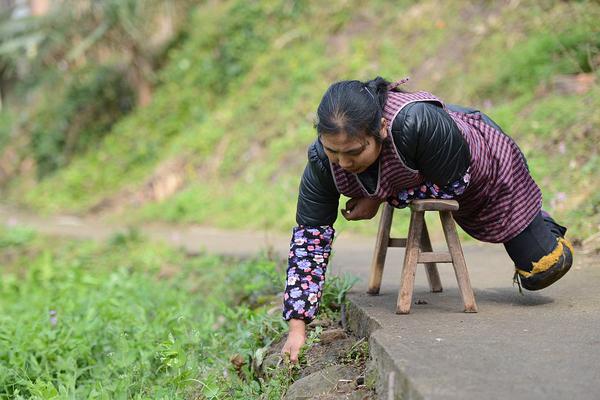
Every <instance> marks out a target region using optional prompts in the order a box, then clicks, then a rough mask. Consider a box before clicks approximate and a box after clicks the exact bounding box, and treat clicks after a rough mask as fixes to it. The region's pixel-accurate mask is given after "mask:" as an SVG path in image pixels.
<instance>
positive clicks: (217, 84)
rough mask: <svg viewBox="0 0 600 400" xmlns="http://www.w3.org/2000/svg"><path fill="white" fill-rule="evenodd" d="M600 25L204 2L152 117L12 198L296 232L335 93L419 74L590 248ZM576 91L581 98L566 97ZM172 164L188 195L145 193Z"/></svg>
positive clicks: (545, 17)
mask: <svg viewBox="0 0 600 400" xmlns="http://www.w3.org/2000/svg"><path fill="white" fill-rule="evenodd" d="M598 20H600V6H599V5H598V3H597V2H593V1H579V2H562V1H553V0H545V1H542V2H540V1H533V0H531V1H522V2H518V3H516V2H514V3H511V4H510V5H508V6H506V5H501V4H496V3H494V2H484V1H482V2H475V1H474V2H447V3H444V6H443V7H440V6H439V3H438V2H435V1H433V0H428V1H420V2H414V1H408V0H407V1H401V2H393V3H392V2H386V1H374V2H370V3H369V6H368V7H365V5H364V4H363V3H362V2H359V1H357V0H351V1H342V0H339V1H338V0H335V1H332V2H328V4H327V6H326V7H325V6H323V5H322V4H319V3H318V2H309V1H296V2H288V1H275V0H272V1H261V2H245V1H241V0H230V1H224V2H206V3H203V4H200V5H197V6H196V7H195V8H194V9H193V12H191V13H190V19H189V21H187V23H186V24H185V25H183V34H182V35H181V36H180V38H179V39H178V41H177V43H176V45H173V46H172V48H171V49H170V51H169V52H168V53H167V55H166V58H165V59H164V60H163V61H162V63H158V64H160V68H159V69H157V71H156V73H155V80H154V92H153V98H152V101H151V102H150V103H149V104H148V105H147V106H146V107H141V108H136V109H134V111H133V112H131V113H130V114H129V115H127V116H125V117H122V118H119V119H118V121H117V122H116V123H114V124H112V121H111V124H106V125H105V126H106V127H107V128H106V129H107V131H106V132H103V133H102V134H100V133H95V134H94V137H96V138H99V137H102V139H99V140H101V141H100V144H99V145H98V146H97V148H95V149H94V150H93V151H86V150H85V148H83V147H82V148H81V150H80V151H78V153H77V155H76V156H75V158H74V159H73V160H72V162H70V163H69V165H68V166H66V167H62V168H59V169H58V170H57V171H56V173H54V174H53V175H52V176H48V177H46V178H44V179H42V180H41V181H39V183H37V184H36V185H34V186H33V187H32V186H31V184H30V180H27V179H24V177H23V176H19V175H17V176H16V177H15V178H14V179H13V180H12V181H11V184H10V185H9V186H7V195H8V197H9V199H11V200H12V201H13V202H16V203H20V204H24V205H27V206H29V207H32V208H34V209H35V210H37V211H43V212H55V211H72V212H82V213H83V212H86V211H88V210H90V209H91V208H95V207H97V206H99V205H101V204H105V202H106V200H110V201H109V204H118V203H131V202H132V201H131V200H132V199H136V198H138V197H136V196H135V194H136V193H138V192H144V193H145V195H144V196H143V200H136V201H137V202H136V201H133V203H134V204H136V207H135V210H131V209H126V211H125V215H126V218H129V219H132V218H133V219H136V220H157V219H159V220H165V221H172V222H194V223H202V224H208V225H216V226H221V227H242V226H243V227H249V228H257V229H264V228H268V229H279V230H288V229H290V227H291V226H292V225H294V215H295V212H294V211H295V204H296V195H297V187H298V183H299V179H300V175H301V173H302V169H303V167H304V164H305V162H306V153H305V149H306V146H307V145H308V144H309V143H310V142H311V141H312V140H314V136H315V134H314V130H313V128H312V123H313V115H314V110H315V108H316V105H317V104H318V102H319V100H320V97H321V95H322V93H323V92H324V91H325V89H326V88H327V86H328V85H329V84H330V83H331V82H333V81H335V80H339V79H353V78H356V79H370V78H372V77H374V76H376V75H382V76H384V77H386V78H389V79H391V80H393V79H397V78H400V77H403V76H405V75H411V73H412V75H413V78H414V80H413V83H411V85H410V88H411V89H414V90H417V89H424V90H428V91H431V92H433V93H436V94H437V95H439V96H440V97H442V98H443V99H445V100H446V101H448V102H452V103H458V104H464V105H469V106H475V107H478V108H480V109H481V110H482V111H484V112H486V113H487V114H488V115H490V116H491V117H492V118H494V119H495V120H497V121H498V123H499V124H500V125H501V126H502V127H504V128H505V130H506V132H507V133H509V134H510V135H511V136H513V137H514V138H515V139H516V140H517V142H518V143H519V145H520V146H521V148H522V149H523V150H524V152H525V153H526V155H527V157H528V159H529V163H530V166H531V169H532V173H533V175H534V177H535V179H536V181H537V182H538V183H539V184H540V186H541V188H542V191H543V193H544V199H545V203H544V207H545V209H547V210H548V211H550V212H551V213H552V214H553V215H554V216H555V217H556V218H557V219H558V220H559V221H560V222H561V223H564V224H565V225H568V226H569V232H570V234H571V235H572V237H574V238H578V239H583V238H585V237H587V236H589V235H590V234H592V233H593V232H596V231H597V230H598V226H599V224H600V213H599V212H598V210H599V209H600V203H599V202H598V196H596V195H594V194H595V193H598V191H599V189H600V187H599V183H598V180H597V179H595V177H596V176H597V175H598V172H599V169H600V159H599V157H600V156H599V154H598V146H597V142H598V140H600V118H599V117H598V115H597V114H598V113H596V112H595V110H596V109H597V108H598V106H599V105H600V73H599V72H598V71H599V67H600V29H599V28H598V24H597V21H598ZM579 78H582V79H583V80H585V81H586V82H588V83H586V84H585V85H584V87H583V89H581V90H579V89H573V87H569V85H571V86H572V85H574V84H575V83H576V82H578V79H579ZM561 80H566V81H567V82H570V83H569V84H567V87H564V85H562V84H561V82H562V81H561ZM561 85H562V86H561ZM59 98H60V96H59ZM65 99H66V97H65ZM65 101H66V100H65ZM56 107H62V106H59V105H56ZM12 120H14V118H11V117H2V118H0V127H2V126H4V125H6V124H8V122H5V121H12ZM49 126H50V127H52V126H55V124H50V125H49ZM69 126H70V125H69ZM108 126H112V128H110V131H108ZM4 136H6V135H2V134H0V143H2V140H3V139H2V138H3V137H4ZM50 137H53V136H52V135H50V136H49V138H48V139H45V140H53V141H54V142H56V140H54V139H50ZM54 142H53V143H54ZM33 143H35V142H33ZM48 148H50V147H48ZM170 163H175V164H177V165H180V166H181V167H179V168H178V169H177V171H175V172H174V174H175V175H176V176H177V179H179V181H180V182H182V183H181V184H180V185H178V186H176V187H174V188H171V189H169V190H166V191H163V192H161V193H157V192H151V193H150V194H148V193H147V188H148V187H152V188H154V187H157V186H160V182H161V180H168V179H170V176H171V175H172V174H173V171H171V170H169V173H168V174H167V173H164V170H165V166H168V165H170ZM55 164H56V165H63V164H61V163H55ZM140 201H141V202H142V204H141V205H142V207H137V205H138V204H139V202H140ZM118 217H119V218H122V216H118ZM398 220H400V219H398ZM404 223H405V221H404ZM402 226H403V224H402V223H401V224H398V225H397V226H396V228H402ZM375 227H376V221H370V222H366V223H358V224H357V223H353V224H348V223H347V222H346V221H342V220H341V219H340V220H339V223H338V224H337V228H338V229H341V230H354V231H359V232H368V233H373V232H374V231H375Z"/></svg>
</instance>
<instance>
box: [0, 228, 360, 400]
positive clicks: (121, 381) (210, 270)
mask: <svg viewBox="0 0 600 400" xmlns="http://www.w3.org/2000/svg"><path fill="white" fill-rule="evenodd" d="M0 260H1V264H2V269H1V271H2V273H1V275H0V278H1V279H0V398H2V399H9V398H11V399H25V398H27V399H29V398H35V399H50V398H56V399H73V398H77V399H119V398H136V399H138V398H139V399H141V398H153V399H159V398H164V399H175V398H198V397H199V398H206V399H221V398H237V399H248V398H264V399H278V398H280V396H281V394H282V393H283V392H284V391H285V390H286V388H287V386H288V385H289V384H290V383H291V382H292V381H293V379H294V376H295V373H296V372H297V370H296V371H295V370H294V369H285V368H282V369H281V370H279V371H276V374H275V378H272V379H270V380H268V381H265V380H264V379H263V378H260V377H259V375H258V374H257V371H256V370H255V369H254V367H253V365H254V364H252V360H254V359H256V357H258V356H259V355H260V354H261V352H264V349H265V348H266V347H267V346H268V345H269V344H270V343H271V342H272V341H274V340H277V339H279V338H280V337H281V335H282V334H283V333H284V332H285V330H286V324H285V322H284V321H283V320H282V318H281V315H280V312H279V311H276V312H273V307H274V306H278V305H279V304H280V301H281V299H280V298H279V297H280V296H279V295H278V294H277V293H279V292H281V291H282V289H283V286H284V284H285V279H284V276H285V272H284V270H283V265H281V264H279V263H276V262H273V261H269V260H267V259H265V258H256V259H254V260H248V261H241V262H240V261H235V260H227V259H222V258H218V257H211V256H207V255H204V256H199V257H187V256H185V255H184V254H182V252H181V251H178V250H176V249H172V248H169V247H166V246H163V245H160V244H157V243H149V242H147V241H146V240H145V239H143V238H142V237H140V235H139V233H137V232H135V231H131V232H126V233H123V234H119V235H116V236H114V237H113V238H111V239H110V240H109V241H108V242H106V243H101V244H95V243H92V242H87V241H66V240H58V239H51V238H45V237H40V236H39V235H37V234H36V233H35V232H32V231H30V230H25V229H20V228H14V229H9V230H5V229H3V230H2V231H0ZM350 286H351V282H350V281H349V280H348V279H342V278H332V279H329V280H328V284H327V289H326V290H325V293H324V297H323V303H322V304H323V309H322V310H323V315H324V316H327V315H329V316H332V315H333V316H335V315H336V311H335V309H336V307H337V308H339V304H340V303H341V302H342V301H344V296H345V293H346V292H347V290H348V289H349V287H350ZM269 310H270V311H269ZM234 355H239V356H240V357H242V359H243V360H244V361H245V362H244V365H243V366H242V367H241V368H240V369H239V370H236V369H235V368H233V366H232V364H231V362H230V358H231V357H232V356H234Z"/></svg>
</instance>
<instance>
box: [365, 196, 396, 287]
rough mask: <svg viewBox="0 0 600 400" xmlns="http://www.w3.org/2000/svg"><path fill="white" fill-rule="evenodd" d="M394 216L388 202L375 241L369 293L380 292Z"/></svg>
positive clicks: (382, 213)
mask: <svg viewBox="0 0 600 400" xmlns="http://www.w3.org/2000/svg"><path fill="white" fill-rule="evenodd" d="M393 216H394V208H393V207H392V206H391V205H389V204H387V203H386V204H385V207H383V211H382V212H381V220H380V221H379V230H378V231H377V240H376V241H375V251H374V252H373V261H372V262H371V277H370V278H369V288H368V289H367V293H369V294H373V295H375V294H379V288H380V287H381V278H382V276H383V266H384V264H385V256H386V255H387V249H388V243H389V241H390V229H391V228H392V217H393Z"/></svg>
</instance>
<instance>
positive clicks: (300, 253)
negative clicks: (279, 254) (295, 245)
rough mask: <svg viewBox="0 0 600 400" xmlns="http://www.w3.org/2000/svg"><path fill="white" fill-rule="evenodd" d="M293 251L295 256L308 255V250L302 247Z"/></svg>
mask: <svg viewBox="0 0 600 400" xmlns="http://www.w3.org/2000/svg"><path fill="white" fill-rule="evenodd" d="M294 253H295V254H296V257H306V256H307V255H308V252H307V251H306V250H304V249H295V250H294Z"/></svg>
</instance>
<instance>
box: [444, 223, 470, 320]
mask: <svg viewBox="0 0 600 400" xmlns="http://www.w3.org/2000/svg"><path fill="white" fill-rule="evenodd" d="M440 219H441V221H442V227H443V228H444V236H446V243H447V244H448V250H449V251H450V255H451V256H452V265H453V266H454V273H455V274H456V280H457V281H458V288H459V290H460V295H461V296H462V299H463V303H464V304H465V312H477V305H476V304H475V296H474V295H473V288H472V287H471V281H470V280H469V272H468V271H467V263H466V262H465V256H464V254H463V251H462V247H461V245H460V240H459V239H458V232H457V231H456V225H455V224H454V218H452V213H451V212H450V211H440Z"/></svg>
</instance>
